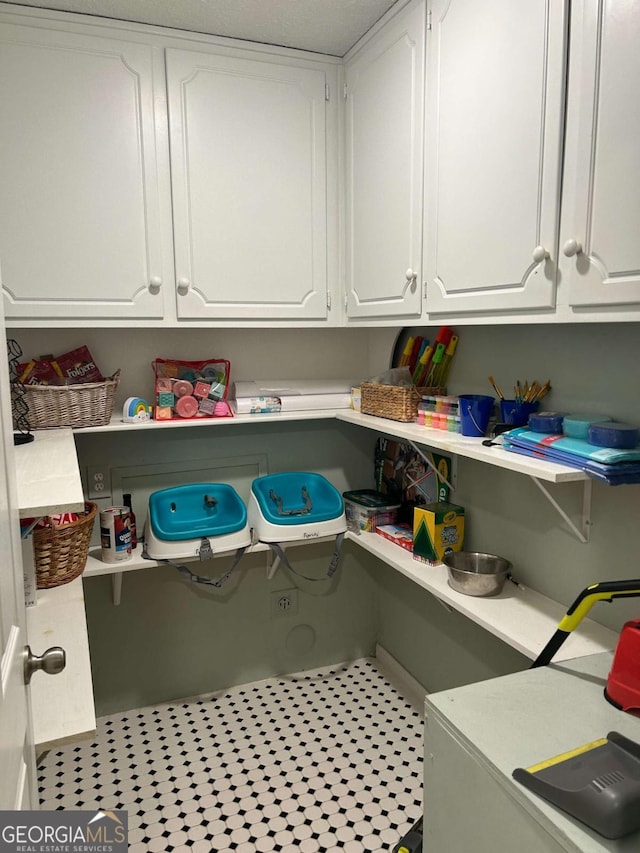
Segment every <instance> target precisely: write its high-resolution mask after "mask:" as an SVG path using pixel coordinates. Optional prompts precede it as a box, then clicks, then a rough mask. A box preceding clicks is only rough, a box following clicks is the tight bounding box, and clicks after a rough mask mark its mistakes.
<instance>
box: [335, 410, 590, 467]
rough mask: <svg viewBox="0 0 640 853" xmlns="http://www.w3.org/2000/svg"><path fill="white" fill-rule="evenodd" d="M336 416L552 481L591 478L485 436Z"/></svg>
mask: <svg viewBox="0 0 640 853" xmlns="http://www.w3.org/2000/svg"><path fill="white" fill-rule="evenodd" d="M336 418H337V419H338V420H339V421H344V422H346V423H350V424H356V425H357V426H361V427H364V428H365V429H371V430H375V431H376V432H381V433H384V434H385V435H392V436H394V437H395V438H401V439H404V440H405V441H413V442H415V443H416V444H423V445H427V446H428V447H433V448H434V449H435V450H444V451H446V452H448V453H453V454H455V455H457V456H464V457H466V458H467V459H476V460H477V461H478V462H486V463H487V464H488V465H495V466H496V467H498V468H506V469H507V470H509V471H515V472H517V473H519V474H528V475H529V476H530V477H537V478H538V479H539V480H546V481H547V482H549V483H572V482H582V481H585V480H588V479H589V476H588V474H585V473H584V471H580V470H579V469H578V468H570V467H569V466H568V465H558V464H556V463H555V462H546V461H545V460H542V459H533V458H529V457H527V456H520V455H519V454H517V453H511V452H510V451H508V450H504V448H502V447H497V446H495V445H494V446H492V447H486V446H485V445H483V443H482V442H483V439H482V438H472V437H470V436H465V435H460V434H459V433H451V432H447V431H445V430H441V429H430V428H429V427H421V426H416V425H415V424H408V423H401V422H400V421H390V420H388V419H387V418H376V417H373V416H372V415H363V414H361V413H360V412H354V411H352V410H351V409H345V410H344V411H340V412H336Z"/></svg>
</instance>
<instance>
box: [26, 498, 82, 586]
mask: <svg viewBox="0 0 640 853" xmlns="http://www.w3.org/2000/svg"><path fill="white" fill-rule="evenodd" d="M97 512H98V505H97V504H94V503H91V502H87V503H85V505H84V514H83V515H81V517H80V518H79V519H78V520H77V521H71V522H69V523H68V524H54V523H53V521H52V520H51V519H50V518H49V519H47V521H48V526H47V527H36V529H35V530H34V531H33V554H34V561H35V566H36V580H37V586H38V589H49V588H50V587H53V586H61V585H62V584H63V583H69V581H72V580H74V579H75V578H77V577H78V575H81V574H82V572H83V571H84V567H85V565H86V564H87V557H88V555H89V543H90V541H91V533H92V532H93V523H94V521H95V519H96V513H97Z"/></svg>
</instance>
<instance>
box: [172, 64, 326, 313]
mask: <svg viewBox="0 0 640 853" xmlns="http://www.w3.org/2000/svg"><path fill="white" fill-rule="evenodd" d="M166 54H167V81H168V96H169V132H170V142H171V182H172V189H173V216H174V236H175V255H176V278H177V283H178V296H177V300H178V317H179V318H180V319H203V318H205V317H212V318H219V319H243V318H251V319H257V320H261V319H283V320H286V319H300V320H303V319H304V320H313V319H324V318H326V316H327V219H326V217H327V200H326V193H327V185H326V162H325V161H326V139H325V109H326V102H325V97H326V88H325V74H324V72H323V71H320V70H316V69H311V68H300V67H296V66H293V65H284V64H282V65H279V64H276V63H272V62H266V61H264V62H263V61H257V60H249V59H244V58H237V57H235V56H230V55H216V54H209V53H196V52H192V51H182V50H167V52H166Z"/></svg>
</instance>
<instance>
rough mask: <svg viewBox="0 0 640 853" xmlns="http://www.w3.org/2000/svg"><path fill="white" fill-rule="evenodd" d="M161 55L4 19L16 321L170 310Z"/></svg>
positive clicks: (10, 284) (1, 167) (2, 142)
mask: <svg viewBox="0 0 640 853" xmlns="http://www.w3.org/2000/svg"><path fill="white" fill-rule="evenodd" d="M152 84H153V55H152V49H151V47H149V46H147V45H143V44H135V43H130V42H120V41H115V40H113V39H110V38H93V37H89V36H85V35H79V34H71V33H64V32H62V31H56V30H50V31H48V30H46V29H44V28H40V27H20V26H13V25H9V24H4V25H3V24H0V186H1V187H2V192H0V258H1V259H2V270H3V291H4V301H5V311H6V315H7V317H8V318H19V319H22V318H25V319H27V320H28V319H34V318H48V319H54V320H55V319H56V318H121V317H130V318H144V317H162V315H163V297H162V279H163V277H164V268H163V255H162V246H161V235H160V209H159V205H160V200H159V194H158V184H157V173H156V147H155V136H154V131H155V128H154V106H153V86H152Z"/></svg>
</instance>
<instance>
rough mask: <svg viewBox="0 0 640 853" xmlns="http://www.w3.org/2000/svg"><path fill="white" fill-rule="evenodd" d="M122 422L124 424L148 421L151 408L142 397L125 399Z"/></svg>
mask: <svg viewBox="0 0 640 853" xmlns="http://www.w3.org/2000/svg"><path fill="white" fill-rule="evenodd" d="M122 420H123V421H124V423H126V424H135V423H139V422H141V421H150V420H151V406H150V405H149V404H148V403H147V401H146V400H143V399H142V397H127V399H126V400H125V401H124V405H123V407H122Z"/></svg>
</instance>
